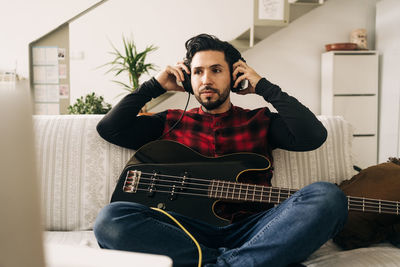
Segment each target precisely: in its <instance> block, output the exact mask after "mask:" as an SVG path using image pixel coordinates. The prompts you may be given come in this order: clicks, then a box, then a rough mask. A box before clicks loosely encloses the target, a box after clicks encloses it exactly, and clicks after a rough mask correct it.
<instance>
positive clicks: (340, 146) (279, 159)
mask: <svg viewBox="0 0 400 267" xmlns="http://www.w3.org/2000/svg"><path fill="white" fill-rule="evenodd" d="M318 119H319V120H320V121H321V122H322V124H323V125H324V126H325V128H326V129H327V131H328V138H327V140H326V141H325V143H324V144H323V145H322V146H321V147H319V148H318V149H316V150H313V151H308V152H291V151H287V150H282V149H276V150H274V151H273V157H274V178H273V179H272V184H273V185H274V186H278V187H285V188H292V189H300V188H302V187H304V186H306V185H308V184H311V183H313V182H317V181H327V182H332V183H337V184H339V183H340V182H342V181H343V180H346V179H349V178H350V177H352V176H353V175H354V174H355V171H354V169H353V162H354V161H353V158H352V152H351V147H352V141H353V128H352V126H351V125H350V124H349V123H348V122H347V121H345V120H343V118H342V117H340V116H318Z"/></svg>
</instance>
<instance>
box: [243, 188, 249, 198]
mask: <svg viewBox="0 0 400 267" xmlns="http://www.w3.org/2000/svg"><path fill="white" fill-rule="evenodd" d="M248 193H249V185H247V189H246V195H245V196H244V200H247V194H248Z"/></svg>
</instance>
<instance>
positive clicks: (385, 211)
mask: <svg viewBox="0 0 400 267" xmlns="http://www.w3.org/2000/svg"><path fill="white" fill-rule="evenodd" d="M137 190H138V191H144V192H149V191H148V189H144V188H138V189H137ZM153 192H159V193H171V192H170V191H163V190H159V189H156V190H153ZM177 194H180V195H189V196H199V197H207V195H205V194H196V193H187V192H179V193H177ZM275 199H278V198H275ZM228 200H229V199H228ZM263 202H264V203H273V204H279V202H276V201H274V199H272V200H271V201H270V202H269V201H267V202H266V201H263ZM352 210H354V211H362V212H377V210H378V209H377V208H375V207H368V206H367V207H364V209H363V208H362V206H359V207H352ZM380 213H385V214H393V215H399V213H398V212H396V211H392V210H390V209H389V210H386V209H381V211H380Z"/></svg>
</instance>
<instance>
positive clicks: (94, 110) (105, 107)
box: [68, 93, 111, 114]
mask: <svg viewBox="0 0 400 267" xmlns="http://www.w3.org/2000/svg"><path fill="white" fill-rule="evenodd" d="M110 109H111V105H110V104H108V103H106V102H104V98H103V97H102V96H96V94H95V93H91V94H87V95H86V96H85V98H83V96H81V97H80V98H78V99H76V103H75V104H73V105H70V106H69V107H68V114H106V113H107V112H108V111H109V110H110Z"/></svg>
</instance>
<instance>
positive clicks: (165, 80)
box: [156, 61, 190, 92]
mask: <svg viewBox="0 0 400 267" xmlns="http://www.w3.org/2000/svg"><path fill="white" fill-rule="evenodd" d="M182 69H184V70H185V71H186V72H187V73H188V74H190V70H189V68H188V67H187V66H185V64H183V61H180V62H178V63H177V64H176V65H175V66H167V67H166V68H165V69H164V70H163V71H161V72H160V73H158V74H157V76H156V80H157V81H158V82H159V83H160V85H161V86H162V87H163V88H164V89H165V90H166V91H179V92H184V91H185V89H184V88H183V86H182V82H183V80H184V77H183V72H182ZM178 83H179V84H180V85H179V84H178Z"/></svg>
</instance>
